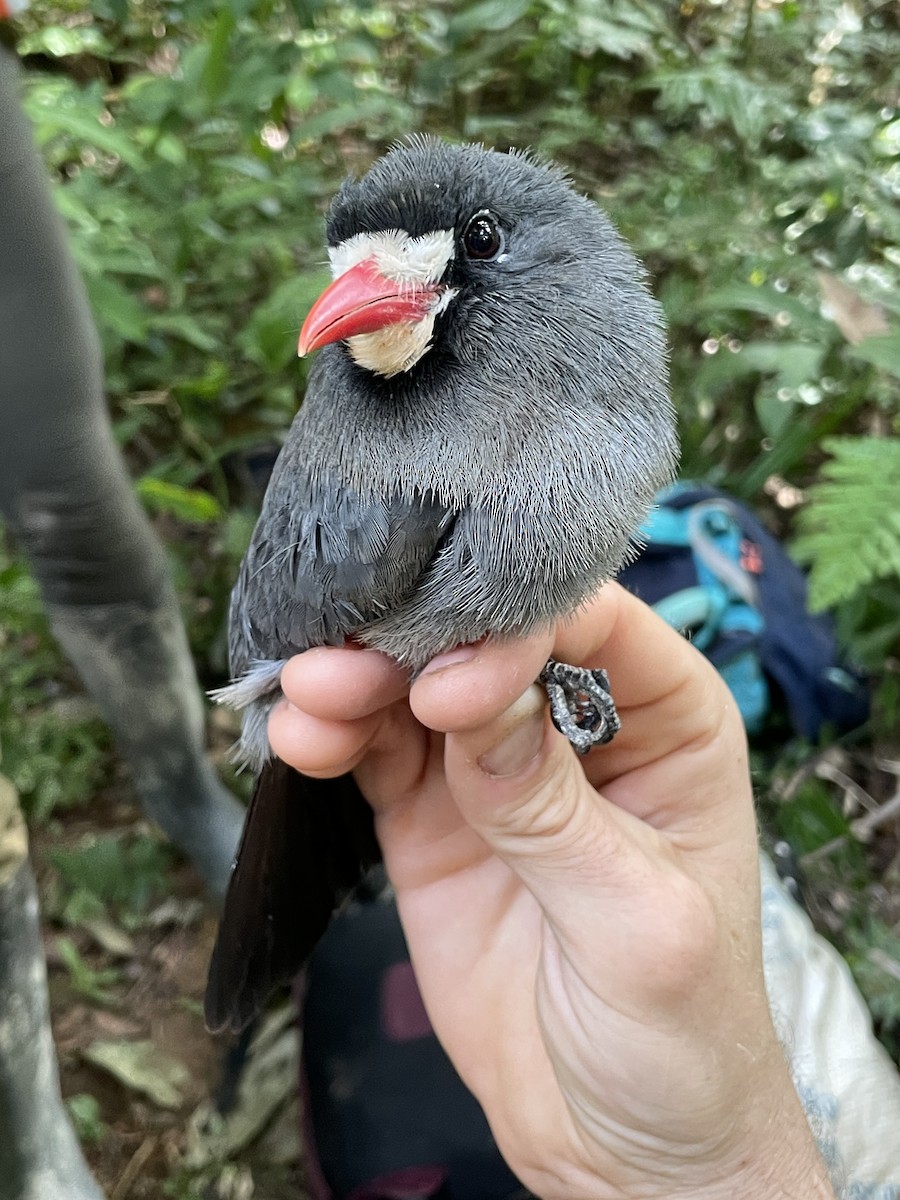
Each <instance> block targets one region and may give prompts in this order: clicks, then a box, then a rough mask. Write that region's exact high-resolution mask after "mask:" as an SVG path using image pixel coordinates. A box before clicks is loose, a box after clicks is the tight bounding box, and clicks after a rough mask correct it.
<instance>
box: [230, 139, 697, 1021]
mask: <svg viewBox="0 0 900 1200" xmlns="http://www.w3.org/2000/svg"><path fill="white" fill-rule="evenodd" d="M327 236H328V246H329V251H328V252H329V257H330V260H331V266H332V271H333V274H334V276H335V280H334V282H333V283H332V284H331V286H330V287H329V288H328V289H327V290H326V291H325V292H324V293H323V294H322V295H321V296H320V298H319V300H318V301H317V302H316V304H315V305H314V307H313V309H312V311H311V312H310V314H309V317H308V318H307V321H306V324H305V325H304V327H303V330H302V332H301V335H300V345H299V351H300V353H301V354H305V353H308V352H310V351H312V350H316V349H319V348H321V352H320V354H319V355H318V357H317V360H316V362H315V363H314V365H313V367H312V369H311V371H310V376H309V385H308V388H307V392H306V397H305V400H304V402H303V405H302V407H301V409H300V411H299V413H298V414H297V416H296V418H295V420H294V423H293V425H292V426H291V429H290V432H289V434H288V437H287V440H286V442H285V445H284V448H283V450H282V451H281V454H280V456H279V459H278V462H277V463H276V465H275V469H274V472H273V474H272V478H271V481H270V483H269V488H268V492H267V494H266V497H265V501H264V503H263V508H262V513H261V515H260V518H259V522H258V524H257V526H256V530H255V532H254V535H253V539H252V541H251V544H250V548H249V550H248V552H247V555H246V557H245V559H244V562H243V565H242V567H241V571H240V576H239V578H238V581H237V584H236V586H235V589H234V592H233V595H232V603H231V616H230V652H231V669H232V674H233V678H234V682H233V683H232V684H231V685H230V686H229V687H227V688H224V689H222V690H221V691H220V693H218V696H217V698H218V699H220V700H221V701H224V702H225V703H227V704H230V705H231V706H233V707H235V708H239V709H242V710H243V711H244V723H243V732H242V736H241V741H240V744H239V748H238V753H239V756H240V758H241V759H242V760H243V761H244V762H246V763H247V764H249V765H250V766H252V767H253V768H254V769H255V770H256V771H257V772H258V773H259V779H258V782H257V787H256V791H255V793H254V798H253V801H252V803H251V808H250V811H249V813H248V818H247V823H246V826H245V832H244V838H243V841H242V843H241V848H240V850H239V853H238V858H237V862H236V866H235V871H234V874H233V877H232V882H231V887H230V890H229V895H228V899H227V901H226V906H225V911H224V914H223V919H222V923H221V926H220V930H219V936H218V940H217V943H216V948H215V950H214V953H213V960H212V963H211V968H210V982H209V987H208V989H207V1002H206V1016H207V1022H208V1024H209V1026H210V1028H213V1029H218V1028H222V1027H224V1026H226V1025H227V1026H231V1027H232V1028H233V1029H238V1028H240V1027H242V1026H243V1025H244V1024H246V1022H247V1021H248V1020H249V1019H250V1018H251V1016H252V1015H253V1013H254V1011H255V1010H256V1008H257V1007H258V1006H259V1004H260V1003H261V1002H262V1000H263V999H264V998H265V996H266V994H267V993H268V992H269V991H270V990H271V988H272V987H273V986H274V985H275V984H276V983H278V982H280V981H282V980H284V979H287V978H290V977H291V976H292V975H293V974H294V973H295V972H296V971H297V970H298V969H299V967H300V966H301V965H302V963H303V961H304V959H305V958H306V956H307V955H308V953H309V952H310V950H311V949H312V946H313V945H314V944H315V942H316V941H317V940H318V938H319V936H321V933H322V931H323V930H324V928H325V925H326V924H327V922H328V919H329V917H330V915H331V913H332V911H333V910H334V907H335V905H336V903H337V902H338V901H339V899H340V897H341V896H342V895H343V894H345V893H346V891H347V890H348V889H350V888H351V887H353V886H354V885H355V883H356V882H357V881H358V879H359V877H360V875H361V872H362V871H363V870H364V869H365V868H366V866H367V865H369V864H371V863H372V862H374V861H377V858H378V849H377V844H376V843H375V839H374V835H373V832H372V819H371V814H370V812H369V809H368V806H367V805H366V804H365V802H364V801H363V799H362V798H361V796H360V795H359V793H358V791H357V790H356V788H355V785H354V784H353V781H352V779H351V778H350V777H349V776H346V777H344V778H343V779H341V780H327V781H316V780H311V779H306V778H304V777H302V776H300V775H298V774H297V772H295V771H293V770H291V768H289V767H286V766H285V765H284V764H282V763H280V762H278V760H275V759H274V758H273V757H272V754H271V751H270V748H269V744H268V739H267V735H266V719H267V717H268V714H269V711H270V709H271V708H272V705H273V704H274V703H275V702H276V701H277V699H278V698H279V697H280V695H281V691H280V686H279V678H280V673H281V669H282V667H283V666H284V664H285V662H286V661H287V660H288V659H289V658H290V657H291V656H292V655H294V654H297V653H298V652H300V651H303V650H306V649H308V648H309V647H311V646H319V645H341V644H342V643H343V642H344V641H345V640H346V639H347V638H349V637H352V638H353V639H354V640H355V641H356V642H359V643H362V644H364V645H367V646H373V647H376V648H377V649H379V650H382V651H384V652H385V653H386V654H388V655H390V656H391V657H392V658H394V659H396V660H397V661H398V662H400V663H401V664H403V665H404V666H406V667H407V668H409V670H410V673H411V676H413V675H414V674H415V673H416V672H417V671H418V670H419V669H421V668H422V667H423V666H424V665H425V664H426V663H427V662H429V661H430V659H432V658H433V657H434V656H435V655H437V654H440V653H442V652H443V651H446V650H448V649H451V648H452V647H454V646H457V645H459V644H461V643H470V642H476V641H478V640H479V639H481V638H484V637H491V636H516V635H521V634H527V633H528V632H529V631H533V630H536V629H538V628H540V627H546V626H548V625H549V624H551V623H553V622H555V621H556V620H558V619H559V618H560V617H561V616H563V615H565V614H569V613H572V612H573V611H574V610H575V609H577V608H578V606H579V605H580V604H582V602H584V601H585V600H586V599H587V598H588V597H590V596H591V594H592V593H593V592H594V591H595V590H596V588H597V586H598V585H599V584H600V583H601V582H602V581H604V580H606V579H609V578H610V577H611V576H613V575H615V574H616V572H617V571H618V570H619V568H620V567H621V566H622V565H623V563H624V562H625V561H626V560H627V559H628V557H629V556H630V554H631V552H632V548H633V546H634V541H633V537H634V531H635V530H636V529H637V527H638V526H639V524H640V523H641V521H642V520H643V518H644V517H645V515H646V513H647V510H648V508H649V506H650V504H651V502H652V499H653V495H654V493H655V492H656V490H657V489H658V488H659V487H661V486H662V485H663V484H665V483H666V482H668V481H669V480H670V478H671V477H672V474H673V471H674V467H675V463H676V457H677V440H676V435H675V429H674V415H673V411H672V407H671V404H670V401H669V398H668V388H667V375H666V351H665V342H664V334H663V321H662V315H661V311H660V308H659V306H658V305H657V304H656V302H655V301H654V300H653V299H652V297H651V296H650V294H649V292H648V290H647V287H646V282H645V272H644V270H643V268H642V267H641V265H640V264H639V263H638V261H637V260H636V258H635V257H634V255H633V254H632V253H631V251H630V250H629V249H628V247H627V246H626V245H625V243H624V242H623V241H622V239H621V238H620V236H619V235H618V233H617V232H616V231H615V229H614V228H613V226H612V224H611V223H610V221H609V219H608V218H607V217H606V216H605V215H604V214H603V213H602V212H601V211H600V210H599V209H598V208H597V207H596V206H595V205H594V204H593V203H592V202H591V201H589V200H587V199H586V198H585V197H583V196H580V195H578V194H577V193H576V192H575V191H574V190H573V188H572V187H571V185H570V184H569V182H568V181H567V179H566V177H565V176H564V175H563V173H562V172H561V171H560V170H559V169H558V168H556V167H553V166H549V165H545V164H543V163H541V162H538V161H537V160H535V159H534V158H533V157H531V156H530V155H528V154H523V153H518V152H510V153H509V154H501V153H497V152H495V151H492V150H486V149H484V148H483V147H481V146H473V145H461V146H459V145H448V144H446V143H444V142H442V141H439V140H436V139H432V138H423V137H416V138H413V139H411V140H410V141H409V142H408V143H405V144H403V145H401V146H399V147H396V148H394V149H393V150H392V151H391V152H390V153H389V154H387V155H386V156H385V157H384V158H382V159H380V160H379V161H378V162H376V163H375V165H374V166H373V167H372V168H371V169H370V171H369V172H368V173H367V174H366V175H365V176H364V177H363V178H362V179H360V180H358V181H348V182H347V183H345V184H344V186H343V187H342V188H341V190H340V192H339V193H338V195H337V197H336V198H335V200H334V202H333V204H332V207H331V211H330V214H329V217H328V222H327ZM542 680H543V681H544V682H545V683H546V685H547V688H548V692H549V693H550V695H551V702H552V705H553V713H554V719H555V720H556V721H557V724H559V725H560V727H561V728H563V729H564V731H565V732H566V733H567V734H568V736H569V737H570V740H572V742H573V744H574V745H575V746H576V748H578V749H579V750H581V751H585V750H587V749H589V748H590V746H591V745H593V744H598V743H601V742H603V741H607V740H609V738H610V737H611V736H612V734H613V733H614V732H615V730H616V729H617V728H618V719H617V717H616V716H615V709H614V707H613V705H612V702H611V700H610V699H609V696H608V693H607V691H606V685H607V681H606V679H605V676H604V675H603V673H602V672H586V671H583V670H579V669H577V668H570V667H566V666H565V665H564V664H556V663H553V662H551V663H550V664H548V668H547V670H546V671H545V673H544V675H543V676H542Z"/></svg>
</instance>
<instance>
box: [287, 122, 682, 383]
mask: <svg viewBox="0 0 900 1200" xmlns="http://www.w3.org/2000/svg"><path fill="white" fill-rule="evenodd" d="M327 231H328V243H329V256H330V259H331V266H332V271H333V273H334V276H335V279H334V282H333V283H332V284H331V285H330V287H328V288H327V289H326V291H325V292H324V293H323V294H322V295H321V296H320V297H319V299H318V300H317V302H316V304H315V305H314V306H313V308H312V310H311V312H310V313H309V316H308V317H307V319H306V323H305V324H304V326H303V330H302V332H301V334H300V342H299V352H300V354H301V355H304V354H307V353H309V352H310V351H312V350H316V349H318V348H319V347H321V346H325V345H328V344H329V343H333V342H344V343H345V345H346V348H347V350H348V351H349V354H350V355H351V356H352V358H353V360H354V361H355V362H356V363H357V364H358V365H359V366H361V367H363V368H364V369H366V370H367V371H368V372H372V373H373V374H374V376H375V377H382V378H390V377H392V376H397V375H400V374H401V373H403V372H411V371H412V370H413V368H415V367H416V366H417V364H419V363H420V362H422V361H423V360H425V361H426V362H427V361H429V360H432V361H433V360H435V359H440V360H441V361H446V360H447V359H450V360H455V361H456V362H457V363H469V364H471V363H472V362H473V360H478V359H484V358H485V356H491V355H493V356H494V358H496V357H497V354H496V352H497V351H498V350H500V351H502V357H503V358H504V359H505V360H506V361H508V362H511V363H518V364H519V365H520V367H523V368H524V370H525V371H526V372H529V366H528V364H529V362H531V361H534V362H539V361H546V362H549V361H558V362H562V363H564V364H565V363H566V362H568V363H569V364H571V353H570V347H571V345H573V344H574V345H576V346H577V347H578V348H579V351H580V353H582V354H583V353H584V348H585V346H586V347H588V348H589V351H590V353H591V355H592V362H591V364H589V369H590V370H591V373H592V374H593V376H594V379H596V378H597V374H598V364H597V362H596V353H597V346H596V344H597V341H598V338H599V336H600V335H601V334H602V335H604V337H606V338H607V339H611V343H612V344H613V345H615V344H616V342H617V341H623V340H628V338H631V339H638V340H641V339H647V338H649V340H650V342H651V343H652V349H653V353H654V354H655V356H656V357H657V358H658V359H659V360H660V361H661V360H662V359H663V358H664V352H663V350H662V341H661V321H660V317H659V313H658V309H657V308H656V305H655V303H654V302H653V300H652V299H651V298H650V296H649V295H648V293H647V291H646V288H645V286H644V272H643V269H642V268H641V267H640V265H639V264H638V263H637V260H636V259H635V258H634V256H633V255H632V254H631V252H630V250H629V249H628V248H627V246H626V245H625V244H624V242H623V241H622V240H621V238H620V237H619V236H618V234H617V233H616V231H615V229H614V228H613V226H612V224H611V223H610V221H609V220H608V218H607V217H606V216H605V214H603V213H602V212H601V211H600V210H599V209H598V208H597V207H596V206H595V205H594V204H593V203H591V202H590V201H589V200H587V199H586V198H584V197H583V196H580V195H578V194H577V193H576V192H575V191H574V189H573V188H572V187H571V185H570V184H569V182H568V181H567V179H566V178H565V176H564V175H563V173H562V172H561V171H560V170H558V169H557V168H555V167H553V166H548V165H544V164H542V163H539V162H537V161H535V160H534V159H533V158H532V157H530V156H528V155H526V154H520V153H515V152H514V153H510V154H501V153H497V152H495V151H492V150H486V149H484V148H483V147H481V146H473V145H459V146H458V145H449V144H447V143H445V142H441V141H439V140H437V139H432V138H423V137H416V138H413V139H411V140H410V141H409V142H408V143H405V144H403V145H401V146H398V147H396V148H395V149H393V150H392V151H391V152H390V153H389V154H387V155H386V156H385V157H383V158H381V159H380V160H379V161H378V162H376V163H375V165H374V166H373V167H372V168H371V170H370V171H369V172H368V174H366V175H365V176H364V177H363V178H362V179H360V180H358V181H355V180H351V181H348V182H347V183H345V184H344V186H343V188H342V189H341V191H340V192H339V194H338V196H337V197H336V199H335V201H334V203H333V205H332V208H331V212H330V214H329V218H328V229H327ZM592 346H593V349H590V348H591V347H592ZM638 357H639V358H640V357H642V355H641V352H640V349H638Z"/></svg>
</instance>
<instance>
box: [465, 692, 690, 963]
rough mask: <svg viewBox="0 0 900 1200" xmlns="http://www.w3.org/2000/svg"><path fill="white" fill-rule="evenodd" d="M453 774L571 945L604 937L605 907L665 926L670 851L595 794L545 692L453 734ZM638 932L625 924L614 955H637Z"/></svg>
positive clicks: (478, 820)
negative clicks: (601, 915) (601, 910)
mask: <svg viewBox="0 0 900 1200" xmlns="http://www.w3.org/2000/svg"><path fill="white" fill-rule="evenodd" d="M597 753H602V750H601V751H597ZM444 767H445V774H446V778H447V782H448V785H449V787H450V789H451V792H452V794H453V797H454V800H455V802H456V804H457V807H458V808H459V810H460V812H461V813H462V815H463V817H464V818H465V820H466V821H467V822H468V823H469V824H470V825H471V826H472V828H473V829H475V831H476V832H477V833H478V834H479V835H480V836H481V837H482V838H483V839H484V841H485V842H486V843H487V844H488V846H490V848H491V850H492V851H493V852H494V853H495V854H496V855H497V856H498V857H499V858H501V859H503V860H504V861H505V862H506V863H507V865H508V866H509V867H510V868H511V869H512V870H513V871H514V872H515V874H516V875H518V876H519V878H520V879H521V880H522V882H523V883H524V884H525V885H526V887H527V888H528V889H529V891H531V892H532V894H533V895H534V896H535V898H536V900H537V901H538V903H539V904H540V906H541V908H542V909H543V910H544V912H545V913H546V915H547V917H548V919H549V920H550V921H551V923H552V924H553V925H554V927H555V929H556V932H557V934H558V936H560V937H561V938H563V940H567V941H574V942H575V943H578V944H579V945H580V946H582V947H583V946H584V945H585V943H586V941H587V942H588V943H589V942H590V941H591V939H595V938H596V929H597V913H598V904H599V905H604V906H610V907H611V908H612V909H613V910H616V911H618V912H619V913H624V914H629V913H630V914H631V915H632V916H633V917H636V916H637V914H638V912H639V913H640V920H641V922H642V923H643V922H644V921H647V920H649V921H651V922H652V921H654V920H657V919H661V918H662V917H663V915H664V912H665V905H666V902H667V901H666V891H667V887H669V886H670V885H671V882H672V875H673V873H674V870H673V866H674V864H673V862H672V858H671V854H670V853H669V851H668V847H667V846H665V845H664V843H663V839H662V837H661V836H660V834H659V833H657V831H656V830H655V829H653V828H652V827H650V826H649V825H646V824H645V823H644V822H643V821H641V820H640V819H639V818H637V817H635V816H633V815H632V814H630V813H628V812H625V811H623V810H621V809H619V808H617V807H616V806H615V805H613V804H611V803H610V802H609V801H608V800H606V799H605V798H604V797H603V796H602V795H600V794H599V793H598V792H597V791H595V789H594V788H593V787H592V786H591V784H590V783H589V782H588V780H587V779H586V777H585V774H584V771H583V770H582V767H581V761H580V760H579V758H578V757H577V755H576V754H575V753H574V751H573V750H572V748H571V747H570V745H569V743H568V742H567V740H566V739H565V738H564V737H563V736H562V735H561V734H559V733H558V732H557V731H556V730H555V729H554V728H553V726H552V723H551V722H550V720H549V715H548V710H547V703H546V698H545V696H544V694H543V692H542V691H540V689H538V688H537V687H536V686H532V687H530V688H529V689H528V691H526V692H525V693H524V694H523V695H522V696H521V697H520V698H519V699H518V700H517V701H516V702H515V703H514V704H513V705H511V706H510V708H508V709H507V710H506V711H505V712H504V713H503V714H502V715H501V716H500V717H498V718H497V719H496V720H494V721H492V722H490V723H488V724H485V725H483V726H480V727H479V728H478V729H476V730H469V731H466V732H461V733H453V734H448V735H447V739H446V745H445V759H444ZM655 898H658V899H656V900H655ZM657 907H658V911H656V912H654V911H653V910H655V909H657ZM630 924H631V921H629V920H628V919H626V920H624V921H622V922H621V923H620V924H619V928H620V930H621V936H622V939H623V944H622V946H621V947H612V946H610V947H609V950H610V951H611V952H612V953H613V954H614V955H615V954H616V952H617V951H618V952H620V953H622V954H623V955H626V956H627V954H628V953H629V952H630V946H631V944H632V943H631V939H632V938H633V936H634V935H635V932H636V931H635V930H634V929H629V926H630Z"/></svg>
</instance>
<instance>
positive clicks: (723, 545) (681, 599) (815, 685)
mask: <svg viewBox="0 0 900 1200" xmlns="http://www.w3.org/2000/svg"><path fill="white" fill-rule="evenodd" d="M657 499H658V503H659V508H658V509H656V510H655V512H654V513H653V514H652V515H651V518H650V520H649V521H648V522H647V524H646V525H645V526H644V527H643V529H642V531H641V534H642V536H643V538H644V539H645V541H646V545H645V546H644V549H643V551H642V553H641V555H640V557H639V558H638V559H637V561H636V562H635V563H633V564H632V565H631V566H629V567H628V568H626V569H625V571H624V572H622V574H621V575H620V579H621V580H622V582H623V583H624V584H625V585H626V586H627V587H629V588H630V589H631V590H632V591H634V592H636V593H637V595H639V596H641V597H642V598H643V599H645V600H646V601H647V602H648V603H650V604H654V605H658V606H659V611H660V612H661V614H662V615H663V616H664V617H665V618H666V619H667V620H669V623H670V624H673V625H674V626H675V627H676V628H679V629H682V630H683V631H685V632H688V633H689V635H690V636H692V639H693V641H694V643H695V645H697V646H698V648H700V649H702V650H703V651H704V653H705V654H706V655H707V657H708V658H709V659H710V660H711V661H712V662H713V663H714V664H715V665H716V666H717V668H718V669H719V670H720V671H721V673H722V675H723V676H724V677H725V678H726V680H727V681H728V683H729V686H730V687H731V688H732V691H733V692H734V693H735V696H736V698H737V700H738V704H739V705H740V707H741V711H742V713H743V714H744V719H745V721H746V723H747V726H748V729H750V730H751V731H753V730H754V729H756V728H758V727H759V725H760V724H761V723H762V721H763V719H764V718H765V715H766V712H767V710H768V706H769V700H768V698H767V696H766V692H765V690H764V685H765V684H766V681H768V683H769V684H771V685H773V686H774V687H775V689H776V690H777V692H778V694H779V695H780V696H781V697H782V698H783V700H784V703H785V706H786V708H787V712H788V716H789V718H790V721H791V724H792V726H793V727H794V729H795V730H796V732H797V733H799V734H801V735H802V736H803V737H805V738H807V739H808V740H809V741H815V740H817V739H818V737H819V735H820V733H821V731H822V729H823V727H824V726H825V725H831V726H832V727H834V728H835V729H836V730H839V731H840V730H845V729H852V728H854V727H856V726H858V725H860V724H862V722H863V721H865V720H866V718H867V715H868V695H867V691H866V687H865V684H864V681H863V678H862V676H861V675H860V674H859V673H857V672H854V671H852V670H850V669H848V668H847V667H846V665H845V664H843V663H842V662H841V661H840V656H839V654H838V648H837V642H836V637H835V632H834V624H833V621H832V619H831V618H830V616H828V615H826V614H818V615H815V616H813V615H811V614H810V613H809V611H808V609H807V602H806V578H805V576H804V574H803V572H802V571H801V570H800V569H799V568H798V567H797V566H796V565H795V564H794V563H793V562H792V561H791V559H790V558H789V557H788V555H787V553H786V552H785V550H784V547H783V546H782V545H781V543H780V542H779V541H778V539H777V538H775V537H774V536H773V535H772V534H771V533H769V531H768V530H767V529H766V528H765V526H763V525H762V523H761V522H760V521H759V519H758V518H757V517H756V516H755V515H754V514H753V513H752V512H750V510H749V509H747V508H746V507H745V506H744V505H742V504H740V503H738V501H736V500H734V499H732V498H731V497H728V496H726V495H724V494H723V493H722V492H718V491H715V490H714V489H712V488H707V487H702V486H698V485H696V484H691V483H685V482H682V483H678V484H675V485H674V486H673V487H671V488H667V489H666V490H665V491H664V492H661V493H660V495H659V496H658V497H657ZM696 589H700V590H699V591H697V590H696ZM760 668H761V669H760ZM761 684H762V685H763V686H761Z"/></svg>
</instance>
